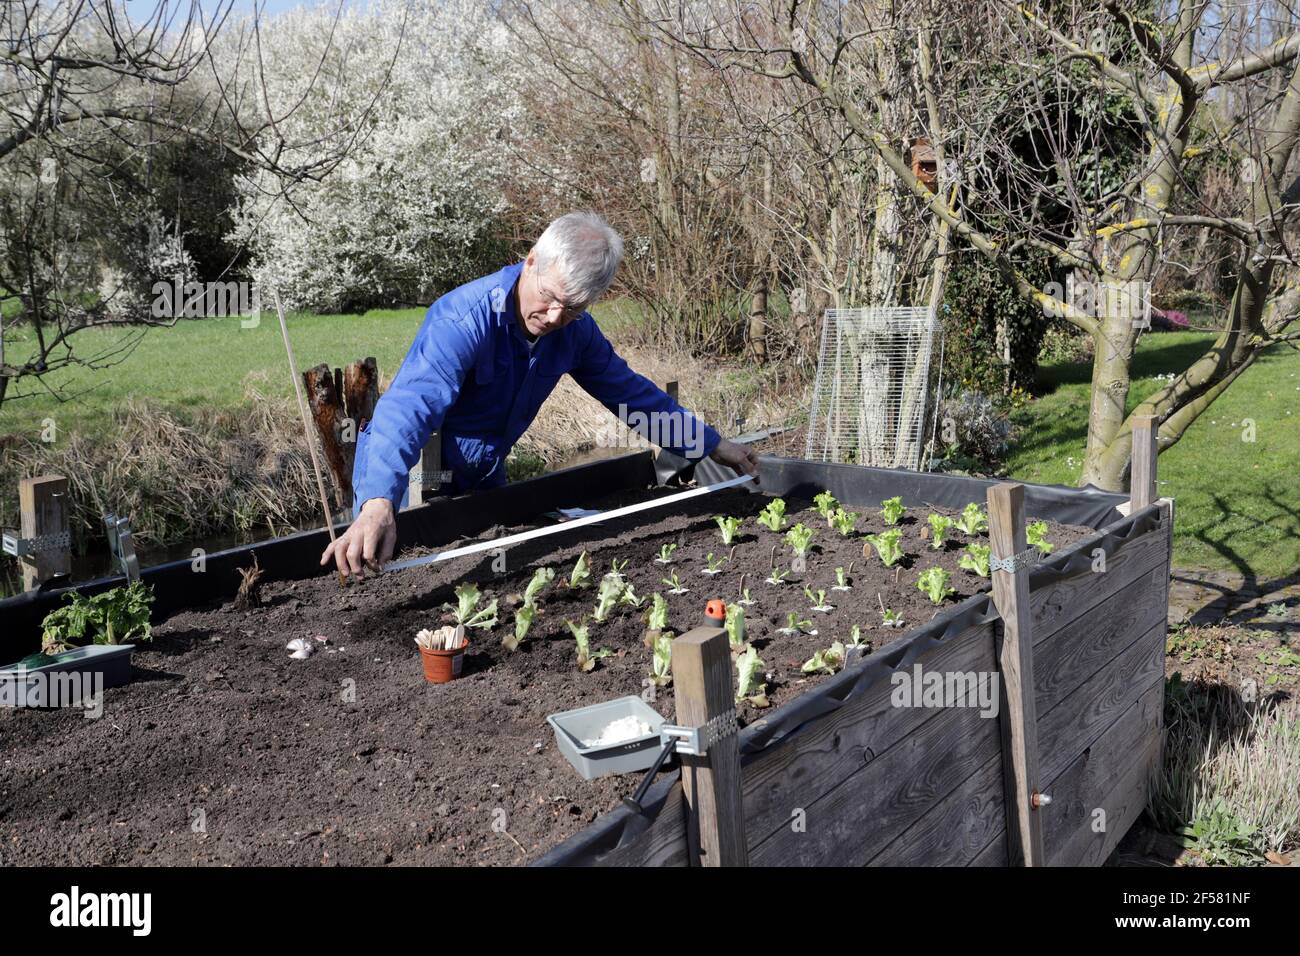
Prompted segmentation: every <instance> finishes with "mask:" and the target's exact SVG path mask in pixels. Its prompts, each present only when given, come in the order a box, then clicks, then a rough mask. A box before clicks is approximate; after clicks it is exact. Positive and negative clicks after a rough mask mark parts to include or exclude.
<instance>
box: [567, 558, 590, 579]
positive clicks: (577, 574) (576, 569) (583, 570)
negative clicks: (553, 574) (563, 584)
mask: <svg viewBox="0 0 1300 956" xmlns="http://www.w3.org/2000/svg"><path fill="white" fill-rule="evenodd" d="M569 587H571V588H589V587H591V558H589V557H587V552H586V551H584V552H582V554H580V555H578V561H577V563H576V564H575V565H574V566H573V570H572V571H570V572H569Z"/></svg>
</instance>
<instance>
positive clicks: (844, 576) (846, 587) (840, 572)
mask: <svg viewBox="0 0 1300 956" xmlns="http://www.w3.org/2000/svg"><path fill="white" fill-rule="evenodd" d="M854 564H855V562H853V561H850V562H849V567H848V570H847V571H846V570H845V569H844V568H836V569H835V586H834V587H833V588H832V589H831V590H833V591H852V590H853V585H852V584H850V583H849V575H850V574H852V573H853V565H854Z"/></svg>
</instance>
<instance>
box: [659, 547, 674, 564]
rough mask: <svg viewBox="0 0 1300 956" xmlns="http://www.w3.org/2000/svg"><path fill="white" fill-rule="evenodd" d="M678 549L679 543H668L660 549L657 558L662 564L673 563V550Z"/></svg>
mask: <svg viewBox="0 0 1300 956" xmlns="http://www.w3.org/2000/svg"><path fill="white" fill-rule="evenodd" d="M676 550H677V545H675V544H666V545H664V546H663V547H662V548H660V549H659V557H657V558H655V560H656V561H658V562H659V563H660V564H672V563H673V552H674V551H676Z"/></svg>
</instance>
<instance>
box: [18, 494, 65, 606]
mask: <svg viewBox="0 0 1300 956" xmlns="http://www.w3.org/2000/svg"><path fill="white" fill-rule="evenodd" d="M67 500H68V479H67V478H65V477H63V475H41V476H40V477H38V478H23V479H22V480H21V481H19V482H18V510H19V512H20V515H19V528H18V533H19V535H21V536H22V537H24V538H38V537H44V536H46V535H66V534H67V532H68V508H67ZM19 564H20V565H21V566H22V569H23V590H24V591H30V590H32V588H36V587H39V586H40V585H42V584H44V583H45V582H46V581H48V580H49V579H50V578H53V577H58V576H59V575H62V574H69V573H71V571H72V549H71V547H70V545H67V544H65V545H63V546H61V547H58V548H55V549H48V548H46V549H42V550H41V551H40V552H38V553H36V554H33V555H30V556H29V557H25V558H23V559H22V560H21V561H20V562H19Z"/></svg>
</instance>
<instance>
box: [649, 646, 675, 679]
mask: <svg viewBox="0 0 1300 956" xmlns="http://www.w3.org/2000/svg"><path fill="white" fill-rule="evenodd" d="M672 681H673V635H672V634H671V633H664V634H660V635H659V636H658V637H656V638H655V643H654V654H653V656H652V657H651V659H650V683H652V684H654V685H655V686H656V687H664V686H666V685H668V684H671V683H672Z"/></svg>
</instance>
